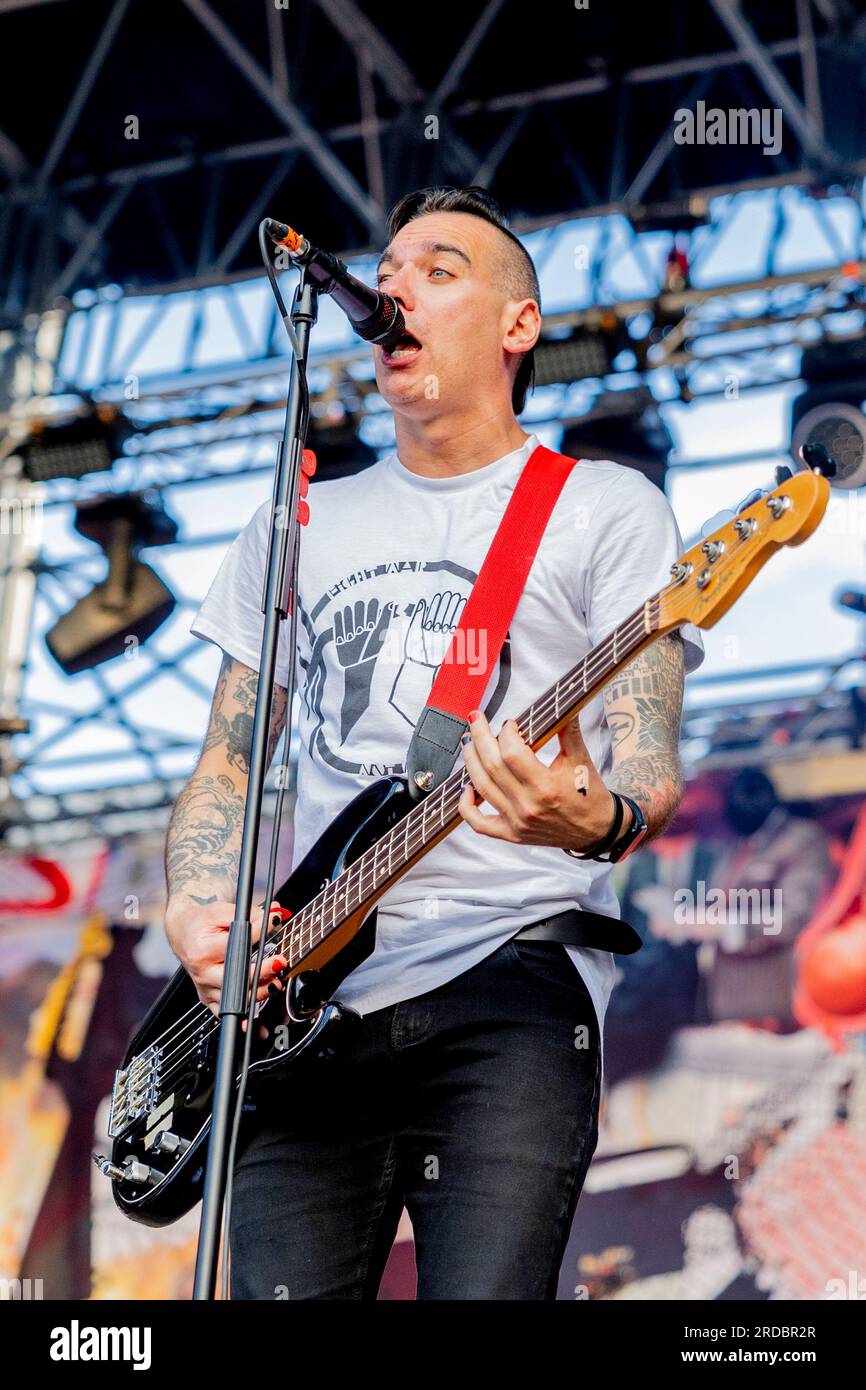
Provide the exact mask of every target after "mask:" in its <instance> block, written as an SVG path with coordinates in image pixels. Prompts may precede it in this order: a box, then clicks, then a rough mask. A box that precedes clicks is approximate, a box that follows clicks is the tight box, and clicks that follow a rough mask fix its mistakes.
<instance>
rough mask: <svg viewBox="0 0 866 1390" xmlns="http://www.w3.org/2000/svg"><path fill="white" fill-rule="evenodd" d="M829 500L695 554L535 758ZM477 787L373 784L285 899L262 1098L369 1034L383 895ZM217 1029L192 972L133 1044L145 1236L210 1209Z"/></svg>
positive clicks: (124, 1205)
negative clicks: (267, 1080) (278, 1078)
mask: <svg viewBox="0 0 866 1390" xmlns="http://www.w3.org/2000/svg"><path fill="white" fill-rule="evenodd" d="M828 498H829V484H828V482H827V479H826V478H825V477H823V476H822V475H821V474H820V473H818V472H809V471H804V472H799V473H796V474H795V475H794V476H793V477H790V478H788V479H787V480H786V481H785V482H783V483H781V484H780V485H779V486H778V487H776V488H775V490H774V491H773V492H771V493H769V494H768V495H766V496H763V497H762V498H761V499H760V500H759V501H755V502H753V503H752V504H751V505H749V506H747V507H746V508H744V510H742V511H741V512H740V513H739V515H737V516H736V517H735V518H734V519H733V520H731V521H729V522H728V523H727V524H726V525H724V526H722V527H720V528H719V530H717V531H716V532H714V534H713V535H712V536H710V537H709V538H708V539H707V540H704V541H702V542H699V543H698V544H696V545H695V546H693V547H692V548H691V549H689V550H687V551H686V552H685V553H684V554H683V555H682V556H681V558H680V559H679V560H677V562H676V563H675V564H674V565H673V566H672V567H671V578H670V582H669V583H667V584H665V585H664V587H663V588H661V589H660V590H659V591H658V592H657V593H655V594H653V595H652V596H651V597H650V598H648V599H647V600H646V602H645V603H643V604H642V605H641V607H640V608H638V609H636V610H635V612H634V613H632V614H631V616H630V617H628V618H626V620H625V621H624V622H622V623H620V624H619V626H618V627H617V628H616V629H615V630H614V631H613V632H612V633H611V634H610V635H609V636H608V637H607V638H605V640H604V641H603V642H599V643H598V644H597V645H596V646H595V647H593V648H592V650H591V651H590V652H588V653H587V655H586V656H585V657H583V659H582V660H581V661H579V662H578V663H577V665H576V666H574V667H572V669H571V670H570V671H567V672H566V673H565V675H564V676H562V678H561V679H560V680H558V681H557V682H556V684H555V685H554V686H552V687H551V688H550V689H548V690H545V691H544V693H543V694H541V695H540V696H539V697H538V699H537V700H535V701H534V703H533V704H532V705H531V706H530V707H529V708H528V709H527V710H525V711H524V712H523V714H522V715H521V716H520V718H519V719H518V721H517V723H518V726H519V728H520V731H521V733H522V735H523V737H524V739H525V740H526V742H527V743H528V744H529V745H530V747H531V748H533V749H538V748H541V747H542V746H543V745H544V744H545V743H547V741H548V740H549V739H550V738H552V737H553V735H554V734H556V733H557V732H558V730H559V729H561V728H562V726H563V725H564V724H566V723H567V722H568V721H569V720H571V719H573V718H574V716H575V714H576V713H577V712H578V711H579V710H580V709H581V708H582V707H583V706H584V705H585V704H586V703H587V702H588V701H589V700H591V699H592V698H593V697H594V696H595V695H597V694H598V692H599V691H600V690H601V689H602V688H603V687H604V686H605V685H606V684H607V682H608V681H609V680H610V679H611V678H612V677H613V676H614V675H615V674H616V672H617V671H619V670H620V669H621V668H622V667H623V666H625V665H627V664H628V662H630V661H632V660H633V659H634V657H635V656H636V655H637V654H638V653H639V652H640V651H642V650H643V648H645V647H647V646H648V645H649V644H650V643H651V642H654V641H656V640H657V639H658V638H659V637H661V636H663V635H664V634H666V633H670V632H672V631H674V630H675V629H676V628H679V627H681V626H682V624H683V623H694V624H696V625H697V626H698V627H701V628H709V627H712V626H713V625H714V624H715V623H716V622H718V620H719V619H720V618H721V617H722V616H723V614H725V613H726V612H727V611H728V609H729V608H730V607H731V605H732V604H733V603H734V602H735V601H736V599H737V598H738V597H739V595H740V594H742V593H743V591H744V590H745V589H746V588H747V587H748V585H749V584H750V583H751V581H752V579H753V578H754V576H755V575H756V574H757V573H758V571H759V570H760V569H761V568H762V566H763V565H764V564H765V563H766V561H767V560H768V559H769V557H770V556H771V555H773V554H774V553H775V552H776V551H777V550H779V549H781V548H782V547H783V546H793V545H799V544H801V543H802V542H803V541H804V540H806V539H807V537H808V536H810V535H811V534H812V532H813V531H814V530H815V528H816V527H817V525H818V523H819V522H820V520H821V518H822V516H823V514H824V511H825V509H826V506H827V501H828ZM467 780H468V777H467V773H466V770H465V768H464V767H463V766H462V764H461V766H460V768H459V769H457V770H456V771H454V772H452V773H451V774H450V776H449V777H447V778H446V779H445V780H444V781H443V782H441V783H440V785H439V786H438V787H436V788H435V789H434V790H432V791H430V792H429V793H428V794H427V795H426V796H425V797H424V798H423V799H422V800H420V801H418V800H417V799H416V798H413V797H411V796H410V794H409V791H408V787H407V783H406V779H405V778H400V777H385V778H383V779H381V780H380V781H377V782H375V783H372V784H371V785H370V786H369V787H366V788H365V789H364V790H363V791H361V792H360V793H359V794H358V795H357V796H356V797H355V798H354V800H352V801H351V802H350V803H349V804H348V805H347V806H346V807H345V808H344V810H343V811H342V812H341V813H340V814H339V815H338V816H337V817H336V819H335V820H334V821H332V823H331V825H330V826H329V827H328V828H327V830H326V831H325V832H324V833H323V834H322V836H321V837H320V838H319V840H318V841H317V842H316V844H315V845H313V847H312V848H311V849H310V850H309V852H308V854H307V855H306V857H305V858H304V859H303V860H302V861H301V862H300V863H299V864H298V865H297V867H296V868H295V869H294V871H293V873H292V874H291V876H290V877H289V879H288V880H287V881H286V883H284V884H283V886H282V887H281V888H280V889H279V891H278V892H277V893H275V895H274V898H275V901H277V902H279V904H280V907H281V910H280V911H279V912H276V911H274V912H273V913H272V914H271V916H270V918H269V921H268V927H267V936H266V946H265V953H266V954H271V955H274V954H277V953H279V955H281V956H283V957H285V958H286V959H287V961H288V962H289V964H288V967H287V969H286V971H285V989H284V991H282V992H280V991H276V992H275V995H274V997H271V998H268V999H266V1000H265V1001H263V1003H262V1004H260V1005H259V1006H258V1015H257V1017H258V1022H259V1024H260V1025H261V1028H262V1030H263V1031H264V1033H265V1036H263V1037H262V1038H256V1039H255V1040H254V1041H253V1043H252V1049H253V1051H252V1057H251V1062H250V1068H249V1079H250V1083H251V1084H252V1083H253V1081H254V1078H256V1077H262V1078H264V1077H272V1076H273V1075H274V1074H276V1073H278V1072H281V1071H282V1070H283V1069H284V1068H286V1067H287V1066H289V1065H290V1063H291V1062H292V1061H294V1060H296V1059H297V1058H298V1056H299V1055H300V1054H301V1053H302V1052H304V1051H305V1050H306V1049H307V1048H310V1047H316V1046H318V1045H320V1044H321V1042H322V1039H323V1037H324V1036H325V1034H327V1033H328V1032H329V1031H330V1030H332V1029H333V1025H334V1024H335V1023H336V1022H337V1021H338V1020H341V1019H344V1020H345V1019H347V1018H350V1017H354V1018H355V1019H357V1017H358V1016H357V1015H356V1014H353V1013H352V1011H351V1010H346V1009H343V1008H341V1006H340V1004H339V1001H338V1000H336V999H335V998H334V997H333V996H334V994H335V991H336V990H337V989H338V987H339V985H340V983H341V981H342V980H344V979H345V977H346V976H347V975H348V974H349V973H350V971H352V970H354V969H355V968H356V967H357V966H358V965H359V964H360V963H361V961H362V960H364V959H365V958H366V957H367V956H368V955H369V954H370V953H371V952H372V950H373V948H374V945H375V933H376V903H377V901H378V900H379V898H381V896H382V894H383V893H384V892H385V891H386V890H387V889H388V888H390V887H391V886H392V884H394V883H395V882H396V881H397V880H398V879H399V878H400V877H401V875H402V874H404V873H405V872H406V871H407V869H409V868H411V866H412V865H413V864H415V863H417V861H418V860H419V859H420V858H421V856H422V855H424V854H426V853H427V851H428V850H429V849H431V848H432V847H433V846H434V845H436V844H438V843H439V841H440V840H442V839H443V838H444V837H445V836H446V835H448V834H449V833H450V832H451V831H452V830H454V829H455V828H456V826H458V825H460V824H462V823H463V822H462V818H461V816H460V815H459V813H458V811H457V803H458V801H459V800H460V796H461V793H462V791H463V789H464V787H465V785H466V782H467ZM255 949H257V948H255ZM221 1026H222V1025H221V1023H220V1020H219V1019H218V1018H217V1017H215V1015H214V1014H213V1013H212V1012H211V1011H210V1009H208V1008H207V1007H206V1006H205V1005H204V1004H202V1003H201V1002H200V1001H199V999H198V996H197V994H196V991H195V987H194V985H193V982H192V979H191V978H190V976H189V975H187V973H186V971H185V970H183V969H182V968H181V969H179V970H178V971H177V973H176V974H175V975H174V977H173V978H172V979H171V980H170V981H169V983H168V984H167V985H166V987H165V989H164V990H163V992H162V994H160V996H159V997H158V998H157V1000H156V1002H155V1003H154V1005H153V1007H152V1008H151V1010H150V1012H149V1013H148V1015H147V1017H146V1018H145V1020H144V1022H143V1023H142V1025H141V1027H140V1028H139V1029H138V1031H137V1032H136V1033H135V1035H134V1037H133V1038H132V1041H131V1043H130V1045H129V1048H128V1050H127V1053H126V1056H125V1058H124V1060H123V1064H122V1066H121V1068H120V1070H119V1071H118V1072H117V1075H116V1077H115V1081H114V1088H113V1092H112V1099H111V1112H110V1121H109V1131H108V1132H109V1137H110V1138H111V1140H112V1152H111V1157H110V1158H108V1157H103V1156H101V1155H95V1161H96V1163H97V1165H98V1166H99V1167H100V1169H101V1170H102V1172H103V1173H104V1174H105V1175H106V1176H107V1177H109V1178H110V1179H111V1183H112V1189H113V1195H114V1199H115V1201H116V1203H117V1205H118V1206H119V1207H120V1208H121V1210H122V1211H123V1212H125V1214H126V1215H127V1216H129V1217H131V1218H132V1219H133V1220H136V1221H141V1222H144V1223H145V1224H147V1225H151V1226H161V1225H166V1224H168V1223H169V1222H171V1221H174V1220H176V1219H177V1218H178V1217H180V1216H182V1215H183V1214H184V1213H185V1212H187V1211H189V1210H190V1208H191V1207H192V1206H194V1205H195V1203H196V1202H197V1201H198V1200H199V1198H200V1197H201V1192H202V1185H203V1178H204V1171H205V1159H206V1152H207V1143H208V1134H209V1130H210V1106H211V1096H212V1093H213V1078H214V1065H215V1060H216V1053H217V1040H218V1034H219V1030H220V1028H221Z"/></svg>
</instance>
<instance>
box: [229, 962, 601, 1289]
mask: <svg viewBox="0 0 866 1390" xmlns="http://www.w3.org/2000/svg"><path fill="white" fill-rule="evenodd" d="M337 994H338V995H339V990H338V991H337ZM343 1027H344V1025H343V1024H342V1023H341V1024H338V1025H336V1028H335V1030H334V1035H337V1034H340V1031H341V1029H342V1028H343ZM336 1042H337V1045H336V1048H335V1055H333V1056H329V1055H327V1051H326V1049H325V1048H324V1040H322V1042H320V1044H318V1045H314V1046H312V1047H310V1048H308V1049H307V1051H306V1052H305V1053H303V1054H301V1056H299V1057H298V1058H297V1059H296V1060H295V1061H294V1062H293V1063H291V1064H290V1065H289V1067H288V1069H287V1073H286V1079H285V1080H273V1081H271V1082H270V1083H266V1082H264V1081H263V1082H261V1083H260V1084H259V1086H258V1088H257V1089H256V1090H254V1091H252V1092H251V1098H252V1099H253V1100H254V1101H255V1104H256V1109H255V1111H254V1112H248V1113H247V1114H246V1115H245V1117H244V1129H243V1130H242V1134H241V1147H240V1149H239V1157H238V1162H237V1166H236V1169H235V1185H234V1201H233V1208H232V1221H231V1291H232V1298H243V1299H246V1298H256V1299H274V1298H292V1299H365V1300H369V1299H375V1298H376V1295H377V1292H378V1288H379V1282H380V1279H381V1276H382V1271H383V1269H384V1267H385V1263H386V1261H387V1259H388V1254H389V1252H390V1249H391V1245H392V1243H393V1239H394V1234H395V1232H396V1229H397V1224H398V1222H399V1218H400V1214H401V1212H402V1209H403V1207H404V1205H405V1207H406V1209H407V1210H408V1213H409V1216H410V1218H411V1221H412V1225H413V1228H414V1236H415V1258H416V1266H417V1271H418V1288H417V1297H418V1299H547V1300H552V1299H555V1297H556V1288H557V1281H558V1275H559V1267H560V1264H561V1262H562V1256H563V1252H564V1250H565V1246H566V1243H567V1241H568V1237H569V1232H570V1229H571V1223H572V1218H573V1215H574V1211H575V1208H576V1206H577V1201H578V1198H579V1196H580V1192H581V1188H582V1186H583V1181H584V1178H585V1176H586V1171H587V1168H588V1167H589V1163H590V1159H591V1158H592V1155H593V1153H594V1152H595V1148H596V1144H597V1142H598V1106H599V1081H600V1070H601V1051H600V1037H599V1030H598V1023H597V1019H596V1015H595V1009H594V1007H593V1004H592V1000H591V999H590V997H589V993H588V992H587V989H586V986H585V984H584V983H583V981H582V979H581V977H580V975H579V974H578V972H577V970H576V969H575V967H574V965H573V964H572V963H571V961H570V960H569V958H568V956H567V955H566V953H565V948H564V947H563V946H562V945H560V944H559V943H557V942H548V941H522V940H515V939H514V938H512V939H511V940H510V941H508V942H506V943H505V945H503V946H501V947H499V948H498V949H496V950H495V951H493V952H492V953H491V954H490V955H488V956H487V957H485V958H484V959H483V960H482V961H480V962H479V963H478V964H477V965H475V966H473V967H472V969H470V970H467V971H466V972H465V973H464V974H462V975H459V976H457V977H456V978H455V979H453V980H450V981H448V982H447V983H446V984H444V985H441V986H439V988H437V989H434V990H430V991H429V992H428V993H427V994H422V995H419V996H418V997H417V998H415V999H408V1000H404V1001H402V1002H401V1003H398V1004H393V1005H391V1006H390V1007H388V1008H384V1009H378V1010H376V1011H375V1012H373V1013H369V1014H367V1015H365V1016H364V1018H363V1019H362V1020H361V1022H360V1023H356V1024H355V1029H354V1032H353V1033H352V1034H351V1043H349V1044H347V1045H344V1046H342V1047H341V1046H340V1045H339V1042H340V1040H339V1038H337V1039H336ZM319 1050H321V1051H323V1052H325V1055H316V1053H317V1052H318V1051H319Z"/></svg>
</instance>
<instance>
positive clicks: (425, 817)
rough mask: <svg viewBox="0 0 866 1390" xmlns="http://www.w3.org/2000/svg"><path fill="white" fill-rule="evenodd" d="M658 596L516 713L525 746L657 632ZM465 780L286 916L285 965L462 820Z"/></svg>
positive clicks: (462, 772)
mask: <svg viewBox="0 0 866 1390" xmlns="http://www.w3.org/2000/svg"><path fill="white" fill-rule="evenodd" d="M659 598H660V595H659V594H654V595H653V597H652V598H651V599H648V600H647V602H646V603H644V604H643V605H642V606H641V607H640V608H639V609H636V610H635V612H634V613H632V614H631V616H630V617H628V618H627V619H626V620H625V621H624V622H622V623H620V625H619V627H617V628H615V629H614V631H613V632H612V633H611V634H610V635H609V636H608V637H606V638H605V639H604V641H602V642H599V643H598V644H597V645H596V646H595V647H593V648H592V650H591V651H590V652H588V653H587V654H586V656H585V657H583V659H582V660H581V661H579V662H578V663H577V665H576V666H573V667H572V668H571V670H570V671H567V672H566V674H565V675H564V676H562V677H561V679H560V680H558V681H557V682H556V684H555V685H552V686H551V687H550V688H549V689H548V690H545V692H544V694H543V695H540V696H539V698H538V699H537V700H535V701H533V703H532V704H531V705H530V706H529V708H528V709H526V710H524V711H523V713H522V714H521V715H520V716H519V717H518V719H517V725H518V728H519V729H520V732H521V734H522V735H523V737H524V739H525V740H526V742H527V743H528V744H529V746H530V747H531V748H532V749H533V750H535V749H538V748H541V747H542V746H543V745H544V744H545V743H547V741H548V740H549V739H550V738H552V737H553V735H554V734H555V733H556V732H557V731H558V730H559V729H560V728H561V727H562V726H563V725H564V724H566V723H567V722H568V721H569V719H571V718H573V717H574V715H575V713H577V711H579V710H580V709H581V708H582V707H583V706H584V705H585V704H587V703H588V702H589V701H590V700H591V699H593V697H594V696H595V695H596V694H597V693H598V692H599V691H600V690H601V689H602V688H603V687H604V686H605V685H606V684H607V682H608V681H609V680H610V678H611V676H613V675H614V674H615V673H616V672H617V671H618V670H620V669H621V667H623V666H625V665H626V664H627V663H628V662H629V661H631V660H632V658H633V657H634V656H635V655H636V654H637V653H638V652H639V651H640V650H641V649H642V648H643V647H645V646H647V645H648V644H649V643H650V642H652V641H654V640H655V638H656V637H658V636H659V635H660V632H661V628H660V625H659ZM468 780H469V779H468V775H467V773H466V769H465V767H462V766H461V767H460V768H458V769H457V770H456V771H454V772H452V773H451V774H450V776H449V777H447V778H446V779H445V781H444V782H442V783H441V784H440V786H438V787H437V788H436V789H435V790H434V791H432V792H430V793H429V794H428V795H427V796H426V797H425V798H424V800H423V801H421V802H419V803H418V805H416V806H413V808H412V810H411V811H408V812H407V814H406V815H405V816H404V817H403V818H402V820H400V821H399V822H398V824H397V825H395V826H394V827H393V829H391V830H389V831H387V832H386V833H385V834H384V835H382V836H381V837H380V838H379V839H378V840H377V841H376V842H375V844H373V845H371V846H370V848H369V849H367V850H365V851H364V853H363V854H362V855H360V856H359V858H358V859H356V860H355V861H354V863H352V864H351V865H350V866H349V867H348V868H347V869H344V870H343V872H342V873H341V874H340V875H339V876H338V877H337V878H335V879H334V880H333V881H332V882H331V883H329V884H327V885H326V887H325V888H323V889H322V891H321V892H320V893H318V894H317V895H316V897H315V898H313V899H312V900H311V901H310V902H309V903H308V904H307V905H306V907H305V908H303V909H302V910H301V911H300V912H298V913H297V914H296V915H295V916H294V917H293V918H292V919H291V921H290V923H289V924H288V927H287V928H286V929H285V931H284V933H283V934H282V936H281V942H280V950H281V952H282V953H283V954H287V956H288V958H289V961H290V965H291V966H295V965H297V963H298V961H299V960H300V959H301V958H302V957H303V956H306V955H308V954H309V953H310V952H311V951H312V950H314V949H315V948H316V947H317V946H319V945H320V944H321V943H322V941H323V940H324V939H325V937H326V936H328V935H329V934H330V933H331V932H332V931H335V930H336V929H337V928H338V927H339V926H340V925H341V924H342V923H343V922H345V921H346V920H347V918H349V917H351V916H353V915H354V914H356V913H358V912H359V910H360V909H361V908H363V907H365V906H367V905H369V907H372V906H373V904H374V903H375V902H376V900H377V899H378V898H380V897H381V896H382V894H383V893H384V892H385V891H386V889H388V888H389V887H390V886H391V885H392V884H393V883H395V882H396V881H397V880H398V879H399V878H401V877H402V875H403V874H404V873H405V872H406V870H407V869H409V868H411V866H412V865H413V864H415V863H416V862H417V861H418V860H419V859H420V858H421V857H422V855H424V854H426V853H427V851H428V850H429V849H432V848H433V846H434V845H435V844H438V842H439V841H440V840H442V839H444V838H445V836H446V835H448V834H449V833H450V832H451V831H452V830H454V829H456V827H457V826H458V825H460V824H462V817H461V816H460V814H459V812H458V811H457V803H458V802H459V800H460V797H461V795H462V793H463V789H464V788H465V786H466V784H467V781H468Z"/></svg>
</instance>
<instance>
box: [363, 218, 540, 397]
mask: <svg viewBox="0 0 866 1390" xmlns="http://www.w3.org/2000/svg"><path fill="white" fill-rule="evenodd" d="M500 258H501V237H500V234H499V232H497V230H496V228H495V227H493V226H491V225H490V224H489V223H487V222H485V221H484V220H483V219H482V218H478V217H473V216H471V215H470V214H467V213H463V212H431V213H426V214H425V215H424V216H422V217H416V218H414V219H413V221H411V222H408V223H407V224H406V226H405V227H402V228H401V229H400V231H399V232H398V233H397V235H396V236H395V237H394V240H393V241H392V242H391V244H390V246H388V247H387V248H386V250H385V252H384V253H383V256H382V259H381V262H380V265H379V277H378V282H377V283H378V285H379V287H380V288H381V289H382V290H383V291H384V292H385V293H386V294H390V295H392V296H393V297H394V299H396V300H397V302H398V303H399V305H400V307H401V309H402V310H403V317H404V318H405V320H406V329H407V332H408V333H409V334H411V335H412V337H413V338H414V339H415V340H416V345H414V346H413V345H411V344H407V345H406V346H402V345H398V346H397V347H396V348H394V349H393V350H392V351H391V352H390V353H386V352H384V351H383V350H382V348H378V347H377V348H375V349H374V355H375V362H376V382H377V385H378V387H379V391H380V393H381V395H382V396H383V398H384V399H385V400H386V401H387V402H388V404H389V405H390V406H391V408H392V410H394V411H397V412H402V413H404V414H408V415H410V416H412V417H413V418H416V419H432V418H434V417H435V416H437V415H441V414H443V413H445V414H450V413H452V412H460V411H462V410H464V409H465V408H466V407H467V406H469V405H470V404H474V405H483V403H484V402H485V401H486V400H487V399H489V400H490V402H491V408H492V409H495V408H496V405H497V403H498V402H500V401H501V399H502V397H503V393H504V396H505V399H506V400H508V399H510V394H511V376H510V374H509V373H510V372H511V374H513V367H512V368H510V367H509V365H508V364H509V363H510V362H512V361H513V360H514V352H513V351H510V352H509V351H508V349H507V348H506V344H509V345H511V344H512V343H514V345H515V350H517V351H524V350H526V349H527V348H528V347H531V346H532V342H531V341H530V340H529V339H528V338H527V330H526V327H525V326H524V328H523V330H522V332H523V338H520V336H519V331H518V338H517V339H516V340H515V339H514V327H513V325H514V320H515V317H516V316H517V314H518V310H519V308H520V304H521V301H515V300H507V299H506V290H505V288H504V287H503V284H502V280H501V273H500V271H499V266H500ZM531 336H532V334H531V332H530V334H529V337H530V338H531Z"/></svg>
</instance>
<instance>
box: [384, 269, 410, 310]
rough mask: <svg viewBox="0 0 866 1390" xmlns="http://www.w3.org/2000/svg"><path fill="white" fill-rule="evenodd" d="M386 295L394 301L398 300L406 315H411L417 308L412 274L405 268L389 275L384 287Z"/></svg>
mask: <svg viewBox="0 0 866 1390" xmlns="http://www.w3.org/2000/svg"><path fill="white" fill-rule="evenodd" d="M382 289H383V290H384V292H385V294H389V295H390V296H391V298H392V299H396V301H397V303H398V304H399V305H400V308H401V309H403V310H404V312H405V313H407V314H411V313H412V310H413V309H414V308H415V293H414V290H413V288H412V278H411V274H410V273H409V271H408V270H407V268H406V267H405V266H403V267H402V269H400V270H397V271H395V272H394V274H393V275H389V277H388V279H387V280H386V281H385V284H384V285H383V286H382Z"/></svg>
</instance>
